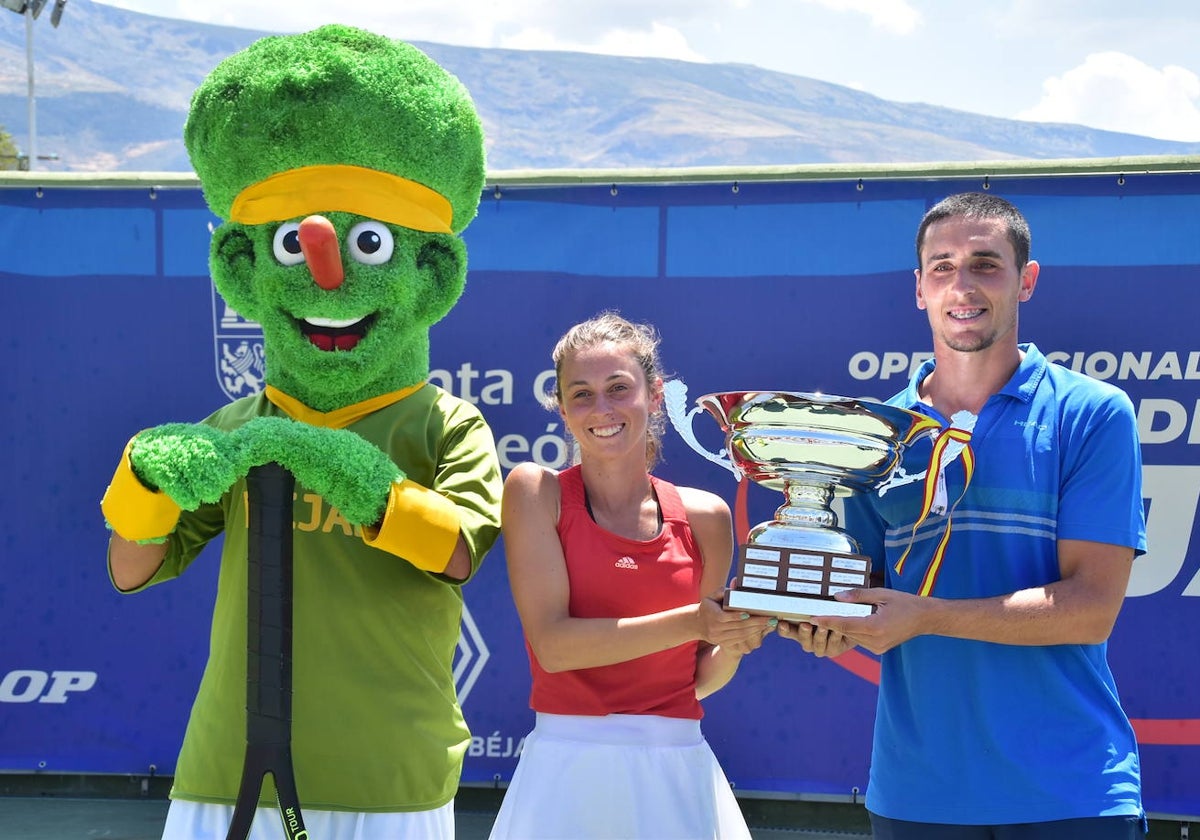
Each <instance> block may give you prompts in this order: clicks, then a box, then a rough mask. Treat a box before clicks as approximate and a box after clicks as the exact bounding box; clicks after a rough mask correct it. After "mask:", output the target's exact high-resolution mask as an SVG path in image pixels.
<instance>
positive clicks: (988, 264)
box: [916, 217, 1038, 353]
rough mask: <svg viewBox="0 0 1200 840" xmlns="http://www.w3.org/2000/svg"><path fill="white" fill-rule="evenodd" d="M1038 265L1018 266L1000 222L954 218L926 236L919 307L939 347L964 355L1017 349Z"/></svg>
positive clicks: (919, 279) (919, 273)
mask: <svg viewBox="0 0 1200 840" xmlns="http://www.w3.org/2000/svg"><path fill="white" fill-rule="evenodd" d="M1037 273H1038V266H1037V263H1036V262H1033V261H1030V262H1028V263H1026V264H1025V266H1023V267H1022V266H1018V265H1017V263H1016V256H1015V254H1014V252H1013V246H1012V243H1011V242H1010V241H1009V239H1008V235H1007V228H1006V226H1005V224H1004V222H1003V221H1001V220H999V219H965V218H962V217H952V218H949V219H943V220H941V221H939V222H934V223H933V224H932V225H930V226H929V228H928V229H927V230H926V232H925V242H924V243H923V245H922V247H921V267H920V268H918V269H917V271H916V278H917V288H916V294H917V308H918V309H924V310H925V311H926V314H927V315H928V317H929V326H930V329H931V330H932V331H933V340H934V344H935V345H941V346H943V347H945V348H948V349H950V350H956V351H959V352H963V353H972V352H980V351H984V350H987V349H988V348H990V347H992V346H994V345H996V344H997V343H998V342H999V343H1001V344H1002V346H1004V347H1012V348H1014V349H1015V347H1016V343H1017V306H1018V304H1019V303H1020V302H1021V301H1025V300H1028V299H1029V296H1030V295H1032V294H1033V287H1034V285H1035V284H1036V282H1037Z"/></svg>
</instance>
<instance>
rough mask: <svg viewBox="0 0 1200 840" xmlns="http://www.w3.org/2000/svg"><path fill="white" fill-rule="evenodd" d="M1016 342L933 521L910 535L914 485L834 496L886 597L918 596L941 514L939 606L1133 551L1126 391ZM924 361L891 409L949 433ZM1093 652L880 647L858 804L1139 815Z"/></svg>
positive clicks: (909, 815) (1101, 664)
mask: <svg viewBox="0 0 1200 840" xmlns="http://www.w3.org/2000/svg"><path fill="white" fill-rule="evenodd" d="M1021 349H1022V350H1023V351H1024V354H1025V355H1024V359H1023V360H1022V362H1021V365H1020V367H1019V368H1018V369H1017V371H1016V373H1015V374H1014V375H1013V377H1012V379H1011V380H1010V381H1009V382H1008V384H1007V385H1005V387H1004V388H1003V389H1002V390H1001V391H1000V392H999V393H998V394H995V395H993V396H992V397H991V398H990V399H989V400H988V402H987V403H986V405H984V407H983V410H982V411H981V412H980V414H979V416H978V418H977V419H976V421H975V426H974V431H973V436H972V438H971V444H970V445H971V448H972V450H973V453H974V459H975V461H974V472H973V476H972V478H971V480H970V483H969V485H967V484H966V465H965V461H964V459H963V458H962V457H959V458H957V459H955V460H954V461H952V462H951V463H949V464H948V465H946V466H945V469H944V476H945V488H946V492H945V498H946V499H947V500H948V502H949V505H955V501H956V500H958V501H957V505H956V506H953V507H948V509H947V513H948V514H949V517H948V516H947V515H945V514H936V513H935V514H931V515H929V516H928V517H927V518H926V520H925V521H924V522H923V523H922V524H921V525H920V526H919V527H917V528H916V532H915V534H914V525H915V524H916V522H917V520H918V518H919V516H920V512H921V508H922V498H923V488H924V485H923V482H922V481H911V482H910V483H907V484H900V485H894V486H890V487H888V488H887V489H886V490H885V491H884V493H883V495H882V496H880V495H878V494H875V493H872V494H857V495H856V496H854V497H852V498H851V499H849V500H847V504H846V529H847V530H848V531H849V532H850V533H851V534H853V535H854V536H855V537H856V538H858V539H859V541H860V543H861V544H862V550H863V553H865V554H869V555H871V557H872V558H873V560H874V567H875V568H876V569H880V568H882V569H884V570H885V574H886V585H887V586H888V587H889V588H892V589H897V590H902V591H906V592H916V591H917V589H918V587H919V586H920V585H921V583H922V581H923V580H924V579H925V576H926V571H927V570H928V569H929V567H930V563H931V560H932V558H933V556H934V552H935V549H936V548H937V546H938V543H939V542H940V540H941V537H942V535H943V534H944V533H945V530H946V527H947V522H948V521H949V522H950V523H951V524H952V529H951V535H950V538H949V541H948V543H947V547H946V551H945V556H944V559H943V560H942V562H941V565H940V566H939V567H938V571H937V574H936V577H934V578H933V584H932V590H931V592H930V594H931V595H932V596H933V597H938V598H986V597H990V596H994V595H1003V594H1007V593H1010V592H1014V591H1016V590H1019V589H1025V588H1028V587H1035V586H1040V585H1043V584H1047V583H1051V582H1053V581H1056V580H1058V579H1059V570H1058V553H1057V541H1058V540H1060V539H1071V540H1088V541H1092V542H1101V543H1111V544H1115V545H1123V546H1130V547H1132V548H1134V549H1135V551H1136V553H1137V554H1142V553H1144V552H1145V549H1146V536H1145V531H1146V529H1145V517H1144V512H1143V507H1142V491H1141V486H1142V485H1141V476H1142V470H1141V449H1140V445H1139V441H1138V435H1137V423H1136V419H1135V416H1134V411H1133V405H1132V403H1131V402H1130V400H1129V398H1128V397H1127V396H1126V395H1125V393H1124V392H1123V391H1121V390H1119V389H1117V388H1115V387H1113V386H1112V385H1108V384H1106V383H1103V382H1099V381H1097V380H1094V379H1091V378H1089V377H1086V376H1083V375H1082V374H1078V373H1075V372H1073V371H1070V370H1068V369H1066V368H1064V367H1062V366H1060V365H1052V364H1049V363H1048V362H1047V361H1046V358H1045V356H1043V355H1042V353H1041V352H1039V351H1038V349H1037V348H1036V347H1035V346H1034V345H1032V344H1023V345H1021ZM933 367H934V361H933V360H930V361H928V362H926V363H925V365H923V366H922V367H921V369H920V370H918V371H917V372H916V374H915V375H914V376H913V379H912V381H911V382H910V383H909V386H908V388H907V389H905V390H904V391H902V392H901V393H899V394H897V395H896V396H895V397H893V398H892V399H891V400H889V402H890V403H891V404H892V405H898V406H903V407H905V408H909V409H913V410H917V411H920V412H922V413H924V414H927V415H929V416H931V417H934V418H935V419H937V420H938V421H939V422H941V423H942V425H943V426H947V425H949V421H947V419H946V418H943V417H941V416H940V415H939V414H937V412H935V411H934V410H933V409H932V408H931V407H929V406H927V405H925V404H923V403H922V402H921V401H920V399H919V396H918V392H917V386H918V385H919V383H920V382H921V381H922V380H923V379H924V378H925V377H926V376H928V375H929V373H930V372H931V371H932V370H933ZM932 448H933V443H932V439H931V438H930V437H929V436H926V437H924V438H922V439H921V440H919V441H917V442H916V443H914V444H913V445H912V446H910V447H909V448H908V450H907V451H906V453H905V455H904V461H903V464H902V466H903V469H904V471H905V472H906V473H907V474H909V475H910V476H911V475H913V474H919V473H923V472H924V471H925V468H926V466H927V465H928V463H929V459H930V454H931V451H932ZM964 485H966V488H967V489H966V492H965V494H964V493H963V489H964ZM960 495H961V499H960V498H959V497H960ZM910 546H911V548H910ZM906 549H909V553H908V556H907V557H906V558H905V561H904V564H903V571H902V573H901V574H897V573H896V572H895V571H894V569H893V567H894V565H895V564H896V562H897V561H898V560H899V559H900V557H901V555H902V554H903V553H904V551H905V550H906ZM1106 651H1107V645H1106V644H1099V645H1052V646H1041V647H1038V646H1018V645H1002V644H994V643H990V642H978V641H970V640H963V639H951V638H945V637H940V636H919V637H917V638H914V639H911V640H909V641H907V642H905V643H904V644H902V645H899V646H898V647H896V648H894V649H893V650H891V651H888V652H887V653H885V654H884V655H883V657H882V674H881V679H880V686H879V702H878V710H877V715H876V722H875V739H874V748H873V752H872V761H871V773H870V781H869V785H868V788H867V807H868V808H869V809H870V810H871V811H873V812H875V813H877V814H880V815H882V816H885V817H890V818H893V819H900V820H911V821H916V822H939V823H958V824H1004V823H1016V822H1043V821H1049V820H1061V819H1073V818H1080V817H1096V816H1115V815H1140V814H1141V813H1142V804H1141V794H1140V769H1139V764H1138V750H1137V740H1136V738H1135V736H1134V733H1133V729H1132V727H1131V726H1130V723H1129V720H1128V718H1127V717H1126V715H1125V713H1124V711H1123V710H1122V708H1121V704H1120V700H1119V699H1118V695H1117V687H1116V683H1115V681H1114V680H1113V675H1112V673H1111V671H1110V670H1109V667H1108V662H1107V658H1106Z"/></svg>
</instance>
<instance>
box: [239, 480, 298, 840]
mask: <svg viewBox="0 0 1200 840" xmlns="http://www.w3.org/2000/svg"><path fill="white" fill-rule="evenodd" d="M294 487H295V479H294V478H293V477H292V474H291V473H290V472H288V471H287V470H286V469H285V468H284V467H282V466H280V465H279V464H276V463H270V464H263V465H262V466H258V467H253V468H252V469H251V470H250V472H249V474H248V475H247V476H246V489H247V494H248V507H249V533H248V535H247V536H248V539H247V544H246V566H247V572H248V575H249V588H248V590H247V593H246V607H247V623H246V761H245V764H244V765H243V767H242V782H241V787H240V789H239V790H238V797H237V803H236V804H235V805H234V808H233V819H232V820H231V821H230V824H229V833H228V834H226V835H225V840H246V838H247V837H248V836H249V834H250V824H251V823H252V822H253V820H254V812H255V810H256V809H257V808H258V797H259V794H260V793H262V783H263V778H264V777H265V776H266V774H267V773H270V774H271V776H272V778H273V779H274V781H275V791H276V794H277V797H278V805H279V815H280V817H281V818H282V820H283V833H284V836H285V837H287V838H288V840H305V838H307V837H308V832H307V831H306V830H305V828H304V818H303V816H301V813H300V799H299V797H298V796H297V795H296V779H295V776H294V774H293V770H292V490H293V488H294Z"/></svg>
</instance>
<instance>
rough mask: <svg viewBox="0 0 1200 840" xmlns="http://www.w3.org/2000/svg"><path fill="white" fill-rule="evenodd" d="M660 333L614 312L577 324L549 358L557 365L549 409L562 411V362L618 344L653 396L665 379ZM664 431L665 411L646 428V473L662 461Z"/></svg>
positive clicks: (654, 416) (655, 415) (656, 413)
mask: <svg viewBox="0 0 1200 840" xmlns="http://www.w3.org/2000/svg"><path fill="white" fill-rule="evenodd" d="M659 340H660V339H659V335H658V331H657V330H656V329H655V328H654V327H652V326H651V325H650V324H635V323H633V322H631V321H628V320H626V319H625V318H623V317H621V316H620V315H619V314H618V313H616V312H614V311H611V310H609V311H605V312H601V313H600V314H599V315H597V316H595V317H594V318H589V319H588V320H586V321H583V322H581V323H578V324H576V325H575V326H573V327H571V329H569V330H567V332H566V333H565V334H564V335H563V337H562V338H560V339H559V340H558V344H556V345H554V352H552V353H551V354H550V358H551V360H552V361H553V362H554V377H555V381H554V393H553V394H549V395H547V402H548V405H547V407H548V408H551V409H559V408H561V407H562V396H563V395H562V384H561V379H562V366H563V362H564V361H565V360H566V359H567V358H569V357H572V356H574V355H575V354H577V353H578V352H579V351H580V350H586V349H588V348H590V347H595V346H597V345H600V344H615V345H617V346H618V347H620V348H622V349H626V350H628V351H629V352H630V353H631V354H632V355H633V357H634V359H635V360H636V361H637V363H638V366H639V367H640V368H641V369H642V374H643V375H644V376H645V379H646V389H647V390H648V391H649V392H650V393H651V395H654V394H656V393H657V392H658V391H659V389H660V388H661V384H660V383H661V382H662V380H663V378H664V374H663V370H662V361H661V360H660V359H659V355H658V344H659ZM664 429H665V422H664V420H663V413H662V410H661V409H659V410H656V411H652V412H651V413H650V417H649V419H648V422H647V424H646V469H647V470H649V469H653V468H654V466H655V465H656V464H657V463H658V462H659V459H660V458H661V457H662V438H663V431H664Z"/></svg>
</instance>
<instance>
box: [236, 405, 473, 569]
mask: <svg viewBox="0 0 1200 840" xmlns="http://www.w3.org/2000/svg"><path fill="white" fill-rule="evenodd" d="M231 436H232V437H234V438H236V439H237V442H238V448H239V450H240V451H241V452H242V453H243V457H244V458H245V460H247V461H248V462H249V463H250V464H265V463H268V462H270V461H274V462H276V463H278V464H282V465H283V466H284V467H285V468H287V470H288V471H289V472H291V474H292V475H294V476H295V477H296V480H297V481H298V482H299V483H300V484H303V485H304V486H305V487H307V488H309V489H310V490H312V491H314V492H316V493H318V494H319V495H320V496H321V497H322V498H324V499H325V501H327V502H329V503H330V504H331V505H333V506H334V507H335V508H337V509H338V510H339V511H340V512H341V514H342V516H343V517H345V519H346V521H347V522H349V523H350V524H351V525H358V526H360V527H361V528H362V533H363V541H364V542H365V543H366V544H367V545H369V546H371V547H372V548H378V549H379V550H381V551H386V552H388V553H389V554H394V555H396V556H397V557H402V558H404V559H405V560H407V561H408V562H409V563H411V564H413V565H414V566H416V567H417V568H418V569H423V570H424V571H427V572H441V571H443V570H445V568H446V566H447V564H448V563H449V562H450V557H451V555H452V554H453V552H454V547H455V545H456V544H457V543H458V536H459V525H460V523H459V512H458V507H457V506H456V505H455V504H454V502H452V501H451V500H450V499H448V498H446V497H445V496H443V495H441V494H440V493H438V492H436V491H434V490H430V489H429V488H427V487H422V486H421V485H419V484H417V483H416V482H413V481H410V480H408V479H407V478H406V477H405V475H404V472H403V471H402V470H401V469H400V468H399V467H397V466H396V465H395V464H394V463H393V462H392V460H391V458H389V457H388V456H387V454H386V453H384V452H383V451H382V450H381V449H379V448H378V447H377V446H375V445H374V444H373V443H370V442H369V441H367V440H364V439H363V438H362V437H360V436H359V435H357V434H355V433H354V432H352V431H350V430H349V429H330V428H325V427H321V426H311V425H309V424H307V423H301V422H297V421H295V420H290V419H286V418H283V417H256V418H254V419H253V420H250V421H249V422H248V423H246V424H245V425H244V426H242V427H241V428H239V429H237V430H236V431H234V432H233V433H232V435H231Z"/></svg>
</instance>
